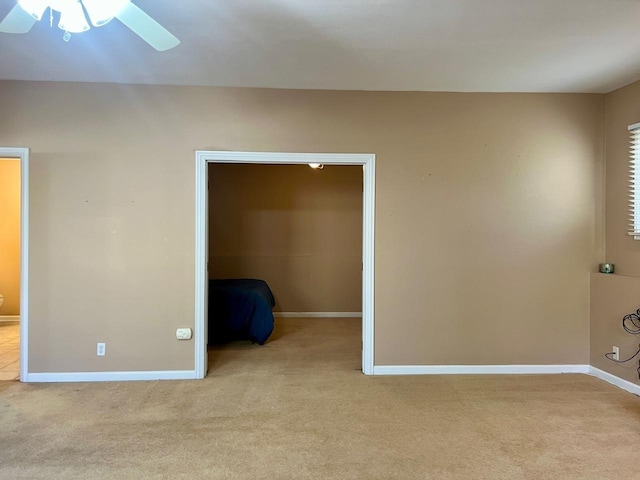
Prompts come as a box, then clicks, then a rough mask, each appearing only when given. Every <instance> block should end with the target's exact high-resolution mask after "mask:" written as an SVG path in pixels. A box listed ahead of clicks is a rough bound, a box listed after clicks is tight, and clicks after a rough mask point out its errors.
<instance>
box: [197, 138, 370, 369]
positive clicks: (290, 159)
mask: <svg viewBox="0 0 640 480" xmlns="http://www.w3.org/2000/svg"><path fill="white" fill-rule="evenodd" d="M210 163H238V164H265V165H304V164H321V165H359V166H361V167H362V169H363V193H362V195H363V197H362V371H363V372H364V373H365V374H367V375H371V374H373V363H374V362H373V321H374V310H373V309H374V302H373V285H374V283H373V281H374V271H373V268H374V248H373V241H374V221H375V218H374V205H375V155H373V154H312V153H273V152H268V153H267V152H225V151H198V152H196V288H195V290H196V292H195V303H196V305H195V313H196V316H195V325H194V327H195V328H194V341H195V359H194V360H195V376H196V378H204V376H205V375H206V373H207V338H208V332H207V328H208V325H207V316H208V315H207V303H208V302H207V300H208V291H207V288H208V281H209V273H208V265H207V262H208V258H209V255H208V247H209V240H208V227H209V221H208V217H209V215H208V201H209V198H208V188H207V186H208V181H209V179H208V173H209V168H208V165H209V164H210ZM212 188H215V187H212Z"/></svg>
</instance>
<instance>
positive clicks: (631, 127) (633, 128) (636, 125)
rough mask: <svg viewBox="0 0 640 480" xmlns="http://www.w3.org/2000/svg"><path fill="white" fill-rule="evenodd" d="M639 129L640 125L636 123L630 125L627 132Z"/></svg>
mask: <svg viewBox="0 0 640 480" xmlns="http://www.w3.org/2000/svg"><path fill="white" fill-rule="evenodd" d="M638 128H640V123H634V124H633V125H629V126H628V127H627V130H629V131H631V130H637V129H638Z"/></svg>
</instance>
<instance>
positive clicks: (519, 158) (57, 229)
mask: <svg viewBox="0 0 640 480" xmlns="http://www.w3.org/2000/svg"><path fill="white" fill-rule="evenodd" d="M0 104H2V105H3V108H4V109H5V110H6V111H10V112H12V115H11V117H10V119H9V117H6V116H5V117H3V118H2V119H0V145H17V146H27V147H31V149H32V154H31V251H32V256H31V264H30V275H31V277H30V278H31V285H30V307H31V323H30V361H31V370H32V371H33V372H43V371H78V370H82V371H93V370H148V369H159V370H168V369H191V368H193V351H194V350H193V349H194V345H193V342H178V341H176V340H175V328H176V327H178V326H183V325H184V326H190V325H193V318H194V305H193V303H194V301H193V299H194V245H195V240H194V210H195V206H194V176H195V172H194V164H195V162H194V150H196V149H211V150H225V149H228V150H243V151H245V150H249V151H251V150H254V151H293V152H295V151H299V152H344V153H351V152H355V153H375V154H376V155H377V179H376V225H375V228H376V232H375V242H376V244H375V275H376V278H375V309H376V310H375V315H376V317H375V362H376V364H378V365H388V364H414V365H420V364H505V363H508V364H559V363H586V362H587V361H588V354H589V348H588V342H589V331H588V304H589V301H588V293H589V277H588V272H589V271H593V270H594V268H595V264H596V263H597V261H598V260H599V258H600V257H601V251H599V248H601V245H602V238H601V233H602V228H601V221H602V218H601V213H602V205H601V198H600V196H599V195H600V191H601V185H602V178H601V173H602V161H603V155H602V153H603V119H604V98H603V96H601V95H575V94H573V95H572V94H456V93H408V92H405V93H384V92H339V91H285V90H258V89H221V88H196V87H149V86H125V85H120V86H118V85H95V84H55V83H51V84H46V83H25V82H13V81H5V82H0ZM98 341H104V342H106V343H107V356H106V357H101V358H97V357H96V356H95V347H96V345H95V344H96V342H98Z"/></svg>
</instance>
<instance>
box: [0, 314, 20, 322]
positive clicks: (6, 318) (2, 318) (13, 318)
mask: <svg viewBox="0 0 640 480" xmlns="http://www.w3.org/2000/svg"><path fill="white" fill-rule="evenodd" d="M19 321H20V315H0V323H5V322H19Z"/></svg>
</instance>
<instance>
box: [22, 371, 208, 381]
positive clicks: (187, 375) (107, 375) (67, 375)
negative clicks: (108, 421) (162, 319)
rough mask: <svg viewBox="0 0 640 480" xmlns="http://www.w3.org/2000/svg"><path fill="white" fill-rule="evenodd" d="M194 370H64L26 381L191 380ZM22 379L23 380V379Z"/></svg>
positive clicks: (32, 377)
mask: <svg viewBox="0 0 640 480" xmlns="http://www.w3.org/2000/svg"><path fill="white" fill-rule="evenodd" d="M195 378H196V372H195V370H166V371H161V370H160V371H146V372H145V371H143V372H64V373H30V374H28V376H27V379H26V381H27V382H33V383H43V382H47V383H54V382H128V381H132V380H193V379H195ZM23 381H24V380H23Z"/></svg>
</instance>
